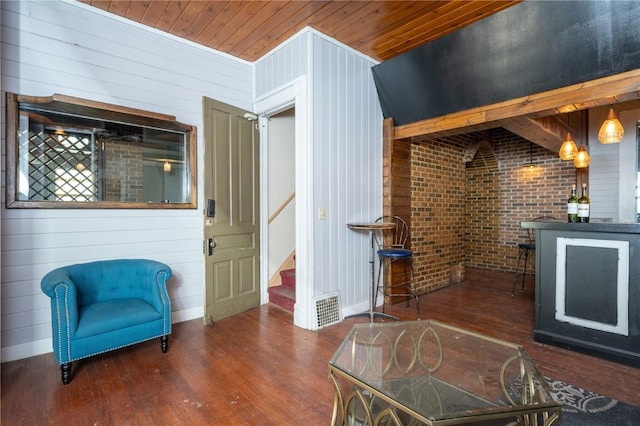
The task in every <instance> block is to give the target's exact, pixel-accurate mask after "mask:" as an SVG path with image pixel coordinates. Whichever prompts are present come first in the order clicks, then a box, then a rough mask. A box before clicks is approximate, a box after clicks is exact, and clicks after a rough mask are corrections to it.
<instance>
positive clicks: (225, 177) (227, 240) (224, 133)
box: [203, 98, 260, 324]
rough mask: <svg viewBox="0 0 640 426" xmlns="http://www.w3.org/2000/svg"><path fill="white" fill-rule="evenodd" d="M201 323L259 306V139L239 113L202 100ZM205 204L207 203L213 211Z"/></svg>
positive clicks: (254, 123) (253, 125)
mask: <svg viewBox="0 0 640 426" xmlns="http://www.w3.org/2000/svg"><path fill="white" fill-rule="evenodd" d="M203 105H204V120H205V122H204V144H205V163H204V179H205V182H204V194H205V195H204V196H205V200H204V203H203V204H204V207H205V209H204V210H205V211H204V235H205V244H204V255H205V256H204V258H205V279H206V299H205V322H206V323H208V324H210V323H213V322H214V321H218V320H220V319H222V318H226V317H228V316H231V315H234V314H237V313H240V312H244V311H245V310H247V309H250V308H253V307H255V306H258V305H259V304H260V279H259V275H260V273H259V272H260V250H259V249H260V239H259V237H260V221H259V215H258V212H259V185H258V183H259V181H258V172H259V163H258V146H259V143H258V141H259V134H258V130H257V121H253V120H249V119H247V118H245V113H247V111H243V110H241V109H238V108H235V107H233V106H230V105H226V104H224V103H222V102H218V101H215V100H213V99H208V98H204V101H203ZM208 200H213V201H214V203H215V206H214V205H212V203H211V202H209V201H208Z"/></svg>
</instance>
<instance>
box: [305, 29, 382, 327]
mask: <svg viewBox="0 0 640 426" xmlns="http://www.w3.org/2000/svg"><path fill="white" fill-rule="evenodd" d="M310 34H311V37H312V71H311V74H312V76H313V81H312V93H313V95H312V97H311V98H312V100H313V104H312V117H313V123H314V125H313V128H312V134H313V141H314V146H313V159H314V160H313V162H314V165H313V167H314V183H313V189H314V190H313V193H314V200H313V205H314V212H317V211H318V210H319V209H320V208H324V209H325V211H326V220H317V217H318V216H317V214H315V215H313V216H312V217H314V218H315V220H314V236H315V238H314V240H313V245H314V249H313V251H314V253H315V274H314V276H315V283H316V284H315V289H314V294H315V295H316V296H320V295H322V294H326V293H330V292H332V291H335V290H339V291H340V294H341V300H342V306H343V311H344V312H343V313H344V314H345V315H349V314H353V313H356V312H359V311H362V309H363V308H366V307H368V298H369V294H370V293H369V292H370V284H369V283H370V278H369V262H368V259H369V251H370V244H369V242H370V240H369V235H368V233H366V232H362V231H352V230H350V229H348V228H347V223H349V222H367V221H373V220H375V219H376V218H377V217H378V216H380V215H381V213H382V112H381V109H380V106H379V103H378V96H377V92H376V88H375V85H374V82H373V77H372V73H371V67H372V66H373V65H375V64H376V62H374V61H373V60H371V59H369V58H367V57H364V56H363V55H361V54H359V53H357V52H355V51H353V50H351V49H349V48H346V47H345V46H343V45H340V44H338V43H337V42H335V41H334V40H332V39H329V38H327V37H324V36H322V35H321V34H319V33H317V32H311V33H310Z"/></svg>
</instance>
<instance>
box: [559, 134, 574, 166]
mask: <svg viewBox="0 0 640 426" xmlns="http://www.w3.org/2000/svg"><path fill="white" fill-rule="evenodd" d="M577 153H578V147H577V146H576V143H575V142H574V141H573V138H572V137H571V133H569V132H567V137H566V138H565V139H564V142H562V146H561V147H560V151H559V152H558V155H559V156H560V159H561V160H573V159H574V158H576V154H577Z"/></svg>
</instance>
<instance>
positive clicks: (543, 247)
mask: <svg viewBox="0 0 640 426" xmlns="http://www.w3.org/2000/svg"><path fill="white" fill-rule="evenodd" d="M528 224H535V225H536V318H535V330H534V338H535V339H536V340H538V341H541V342H544V343H550V344H553V345H558V346H562V347H567V348H572V349H576V350H580V351H582V352H587V353H590V354H592V355H595V356H602V357H605V358H608V359H613V360H615V361H619V362H623V363H627V364H630V365H636V366H640V234H638V233H637V226H638V225H628V226H627V227H626V229H628V230H629V231H631V233H624V232H622V229H625V227H622V226H616V225H615V224H608V225H607V226H605V224H580V225H584V226H570V225H578V224H567V223H560V222H558V223H555V224H552V223H550V222H546V223H544V224H541V223H539V222H528ZM605 228H609V229H611V230H612V231H613V232H607V231H606V230H604V229H605ZM598 230H602V232H599V231H598ZM559 237H564V238H585V239H601V240H616V241H628V242H629V271H628V272H629V287H628V290H629V304H628V308H629V316H628V319H629V335H628V336H624V335H621V334H616V333H609V332H605V331H601V330H594V329H591V328H587V327H581V326H577V325H575V324H569V323H565V322H562V321H558V320H556V318H555V313H556V309H555V305H556V255H557V239H558V238H559ZM570 248H571V249H573V248H576V247H570ZM605 250H609V249H605ZM570 251H571V250H570ZM574 254H580V252H575V253H574ZM583 254H584V253H583ZM603 255H604V257H605V262H607V263H614V262H615V263H617V256H616V260H615V261H614V260H613V259H612V258H610V254H609V253H607V252H601V253H596V252H591V254H590V255H588V256H586V257H587V258H589V257H592V256H596V257H600V256H603ZM584 259H585V257H584V256H578V257H577V259H568V260H567V263H569V262H573V261H575V260H578V262H579V263H582V264H584V263H585V262H583V260H584ZM587 262H588V263H589V264H590V266H589V267H590V268H592V267H593V269H590V271H591V273H592V274H599V273H600V272H593V271H594V270H595V269H597V268H598V267H599V266H600V260H599V259H598V260H593V259H590V260H589V259H587ZM594 265H595V267H594ZM571 268H572V267H569V269H571ZM616 268H617V266H616ZM607 269H610V272H611V273H613V267H612V266H609V267H607ZM581 281H582V287H580V286H579V285H578V283H577V281H576V282H574V283H573V284H571V286H572V288H571V289H568V290H567V291H568V292H571V293H573V295H569V298H572V297H575V298H576V299H578V300H579V299H580V297H581V295H580V294H578V293H583V294H587V293H590V292H592V291H593V288H594V284H595V285H596V286H597V287H604V288H600V290H598V291H607V290H606V288H608V287H609V285H608V284H606V283H604V284H603V283H602V281H601V279H600V278H598V279H597V281H596V279H595V277H592V279H591V280H590V281H589V280H587V281H584V280H581ZM607 297H609V296H607ZM603 303H605V304H609V305H611V306H615V304H613V303H612V302H611V301H608V302H607V301H603ZM576 309H579V308H576ZM606 316H607V317H608V318H612V314H606Z"/></svg>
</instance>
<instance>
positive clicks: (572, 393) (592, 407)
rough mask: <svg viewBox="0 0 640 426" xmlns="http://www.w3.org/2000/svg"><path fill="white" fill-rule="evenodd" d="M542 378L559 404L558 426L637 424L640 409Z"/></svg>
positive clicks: (624, 425) (631, 425) (639, 423)
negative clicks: (545, 380) (560, 414)
mask: <svg viewBox="0 0 640 426" xmlns="http://www.w3.org/2000/svg"><path fill="white" fill-rule="evenodd" d="M545 378H546V379H547V383H549V386H550V388H551V393H552V394H553V397H554V399H555V400H556V401H558V402H561V403H562V421H561V422H560V423H559V426H638V425H640V407H636V406H633V405H629V404H625V403H624V402H620V401H618V400H615V399H613V398H609V397H608V396H604V395H600V394H597V393H595V392H591V391H589V390H586V389H582V388H580V387H578V386H574V385H570V384H567V383H564V382H561V381H559V380H554V379H552V378H549V377H545ZM516 389H520V386H517V384H516V386H515V388H512V390H514V391H515V390H516Z"/></svg>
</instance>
